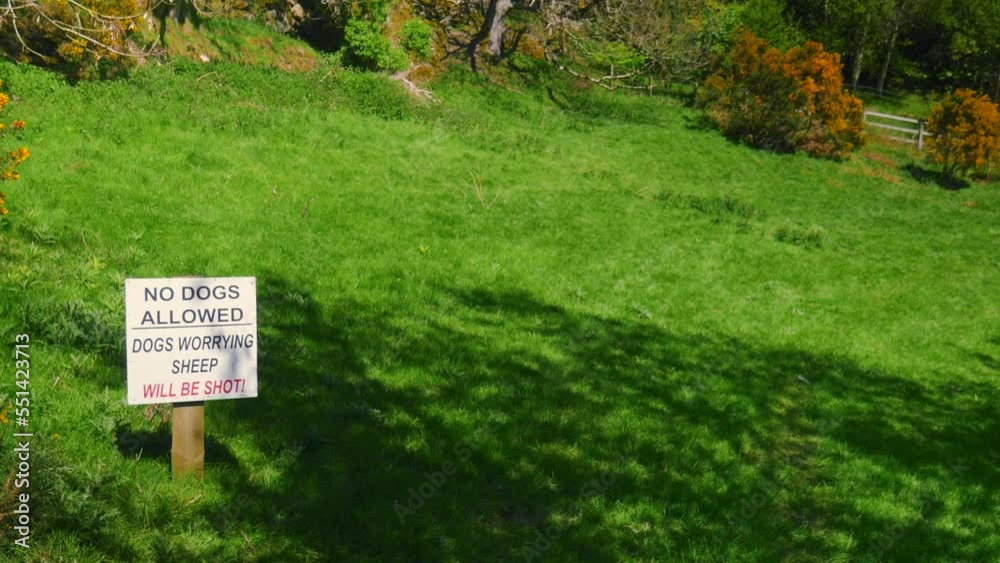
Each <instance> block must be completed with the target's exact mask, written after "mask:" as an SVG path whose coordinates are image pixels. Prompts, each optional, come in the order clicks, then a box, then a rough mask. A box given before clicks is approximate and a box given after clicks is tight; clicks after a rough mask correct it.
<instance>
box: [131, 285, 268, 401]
mask: <svg viewBox="0 0 1000 563" xmlns="http://www.w3.org/2000/svg"><path fill="white" fill-rule="evenodd" d="M125 340H126V343H125V346H126V350H127V358H128V361H127V364H128V366H127V370H128V403H129V404H130V405H145V404H150V403H186V402H194V401H211V400H215V399H243V398H249V397H256V396H257V279H256V278H249V277H248V278H159V279H127V280H125Z"/></svg>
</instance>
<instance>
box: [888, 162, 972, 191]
mask: <svg viewBox="0 0 1000 563" xmlns="http://www.w3.org/2000/svg"><path fill="white" fill-rule="evenodd" d="M902 170H903V171H904V172H906V173H907V174H909V175H910V177H911V178H913V179H914V180H916V181H917V182H920V183H921V184H935V185H937V186H938V187H941V188H944V189H946V190H952V191H958V190H964V189H966V188H968V187H970V186H971V184H970V183H969V182H968V180H965V179H964V178H957V177H955V176H948V175H946V174H944V173H943V172H940V171H937V170H928V169H926V168H923V167H920V166H917V165H916V164H914V163H912V162H911V163H909V164H905V165H903V166H902Z"/></svg>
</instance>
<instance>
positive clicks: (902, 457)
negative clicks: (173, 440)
mask: <svg viewBox="0 0 1000 563" xmlns="http://www.w3.org/2000/svg"><path fill="white" fill-rule="evenodd" d="M258 316H259V327H260V328H259V330H260V340H259V350H260V358H259V382H260V395H259V397H258V398H257V399H252V400H239V401H215V402H209V403H208V404H207V405H206V420H207V421H208V422H209V423H208V425H207V431H208V437H207V441H208V443H209V444H217V445H218V448H217V449H215V450H212V449H211V448H210V451H209V454H208V457H209V459H208V462H209V463H208V466H207V468H206V481H207V483H206V487H210V489H211V490H212V491H215V492H213V494H212V499H211V500H210V501H202V502H200V503H197V504H194V505H191V506H190V507H188V506H187V505H186V506H185V508H184V512H185V514H186V516H185V518H186V520H184V524H183V525H184V526H185V527H190V528H192V529H201V530H208V531H210V532H211V533H213V534H215V537H216V538H217V539H219V540H222V541H216V542H213V543H211V544H209V545H207V546H205V547H201V548H199V549H196V550H194V551H192V549H193V548H192V547H191V545H190V544H187V543H184V542H176V543H171V542H170V540H169V539H167V538H165V539H164V540H163V542H166V543H163V545H159V544H158V545H157V546H155V553H156V554H157V557H159V558H160V559H163V560H169V559H174V560H176V559H177V558H178V557H179V558H181V559H213V560H215V559H217V560H232V559H234V558H235V559H255V560H282V561H296V560H330V561H443V560H459V561H511V560H518V561H520V560H533V561H541V560H550V561H597V562H600V561H619V560H623V559H639V560H654V559H662V558H666V557H675V556H676V557H677V558H678V559H680V558H689V559H697V558H699V557H700V558H702V559H705V560H709V559H710V560H727V561H762V560H768V561H771V560H773V561H779V560H786V561H825V560H830V559H832V558H834V557H837V556H840V557H844V556H846V557H847V558H849V559H851V560H868V559H871V560H874V559H882V560H898V561H907V560H915V559H920V558H925V557H926V556H927V555H928V554H932V555H933V556H934V557H937V558H940V559H969V558H972V559H983V560H988V559H991V558H992V555H994V554H991V553H989V552H988V550H989V543H988V541H987V540H986V539H984V538H989V537H990V535H991V534H992V533H994V532H995V531H996V530H995V529H991V528H990V526H991V525H993V526H994V527H995V523H994V524H990V523H991V522H994V520H993V519H992V516H991V515H992V514H993V513H992V511H993V510H994V508H993V507H992V505H991V499H990V498H989V496H988V495H983V494H982V493H981V491H984V490H985V491H992V490H996V488H997V486H998V484H1000V474H998V471H997V466H996V462H995V460H996V457H995V456H996V455H997V452H998V449H997V445H996V443H995V439H994V437H995V436H996V435H997V434H998V432H1000V428H997V426H998V425H997V421H998V412H997V408H998V407H997V405H998V404H1000V402H998V401H997V399H998V398H1000V397H997V391H996V389H995V388H994V387H991V386H987V385H985V384H980V383H975V382H963V383H962V385H961V386H960V387H959V388H957V389H956V386H955V385H954V384H953V383H955V382H949V384H947V385H946V384H944V383H937V382H918V381H916V380H914V379H911V378H907V377H902V376H898V375H894V374H889V373H884V372H880V371H874V370H869V369H863V368H861V367H859V366H858V365H856V364H855V363H854V362H852V361H851V360H849V359H848V358H845V357H838V356H831V355H826V354H816V353H811V352H808V351H804V350H798V349H794V348H781V347H773V346H768V345H764V344H761V343H759V342H754V341H747V340H742V339H737V338H733V337H730V336H726V335H720V334H713V333H680V332H675V331H671V330H669V329H667V328H664V326H663V323H662V322H661V321H658V320H656V319H653V320H647V319H641V318H638V317H636V318H634V319H633V318H627V317H619V318H608V317H605V316H600V315H595V314H592V313H588V312H584V311H580V310H574V309H571V308H567V307H563V306H560V305H555V304H552V303H547V302H545V301H542V300H540V299H539V298H537V297H536V296H534V295H532V294H529V293H525V292H520V291H505V290H498V289H492V288H460V287H439V288H436V289H434V290H433V291H432V292H431V294H430V295H429V296H428V297H427V298H426V301H425V302H423V303H422V304H419V305H415V304H414V303H412V302H407V301H406V300H405V298H404V297H399V298H395V297H391V296H390V297H388V298H387V299H386V301H384V302H367V301H356V300H351V299H346V298H345V299H338V300H336V301H333V302H328V303H320V302H319V301H317V300H316V299H315V298H314V297H313V296H312V295H311V294H310V293H308V292H307V291H304V290H303V289H301V288H299V287H298V286H296V285H295V284H292V283H291V282H288V281H286V280H285V279H283V278H281V277H280V276H277V275H268V276H263V277H261V278H260V279H259V280H258ZM164 438H165V432H162V433H155V432H153V433H151V434H150V435H149V436H145V438H144V441H143V443H144V444H147V445H148V447H150V448H153V446H154V445H156V444H159V445H160V446H161V447H160V450H157V451H156V452H157V454H158V455H160V456H164V455H166V454H167V452H168V451H169V449H166V450H164V448H163V446H164V442H165V440H164ZM230 452H232V453H231V456H232V457H229V458H228V459H227V455H230ZM144 455H145V454H144ZM219 460H223V461H224V462H225V463H222V464H218V462H219ZM213 463H215V465H213ZM859 467H860V468H861V469H857V468H859ZM845 468H853V469H851V470H848V469H845ZM852 471H853V472H852ZM845 472H846V473H845ZM914 482H917V483H918V485H917V486H918V487H919V488H920V491H922V493H921V494H923V495H924V496H925V497H926V502H924V501H923V500H921V498H919V495H917V494H915V493H914ZM110 486H113V487H117V488H118V489H123V490H124V489H129V488H130V487H131V488H134V485H131V484H130V483H129V482H128V479H124V478H123V479H118V480H117V481H115V482H114V483H112V484H110V485H102V487H105V488H107V487H110ZM852 487H856V489H854V490H856V491H858V492H857V494H856V495H850V494H845V493H844V491H850V490H852ZM830 491H837V492H839V493H840V494H838V495H833V494H831V492H830ZM950 493H955V494H958V495H960V497H961V498H963V499H967V501H966V502H965V503H964V504H963V505H962V506H960V507H955V506H954V505H949V504H947V503H946V502H945V500H946V499H947V498H948V495H949V494H950ZM102 494H109V493H103V492H102ZM219 495H221V498H219ZM114 498H119V497H117V496H115V497H114ZM121 499H125V500H119V501H117V502H121V503H125V504H123V505H121V506H119V508H118V509H119V510H120V511H122V512H123V513H124V514H129V515H131V516H130V518H132V517H134V518H140V517H142V514H144V513H145V512H144V509H143V508H142V507H141V506H139V505H138V504H136V501H133V500H129V499H131V497H130V496H129V495H128V494H127V493H125V492H122V494H121ZM872 499H890V500H888V501H885V500H883V501H882V502H888V503H889V504H890V505H892V506H893V507H895V508H900V509H909V512H907V511H906V510H897V511H893V510H886V509H885V508H884V507H879V506H873V503H872V502H871V501H872ZM140 502H141V501H140ZM875 504H877V503H875ZM164 510H165V509H164ZM161 511H162V510H161ZM192 511H193V512H192ZM164 513H165V514H168V515H169V511H166V512H164ZM898 513H902V514H910V516H904V517H900V516H898V515H897V516H890V515H891V514H898ZM145 517H146V518H148V516H145ZM900 518H902V519H900ZM956 518H960V519H962V524H963V526H961V527H959V528H961V529H959V528H956V527H955V526H953V525H952V524H951V523H952V522H953V521H954V520H955V519H956ZM153 521H155V522H167V521H170V519H169V518H167V516H163V517H160V516H157V517H155V518H154V519H153ZM71 522H72V521H71V520H64V523H65V525H66V526H68V527H66V528H65V529H63V530H61V531H62V532H64V533H71V534H77V535H79V536H80V537H92V536H94V534H93V533H92V532H91V531H90V530H88V529H84V528H81V529H79V530H74V529H73V527H72V524H71ZM81 526H83V524H81ZM887 530H888V532H887ZM900 530H901V532H900V533H897V531H900ZM94 537H98V538H99V543H98V544H97V545H95V549H97V550H99V551H100V552H101V553H107V554H108V555H109V556H110V557H112V558H115V557H121V556H123V554H125V555H129V554H130V555H132V556H137V555H138V554H137V553H136V552H135V550H134V549H133V548H132V547H131V546H130V544H128V543H127V542H122V545H115V544H114V540H113V539H111V538H110V537H109V536H105V535H99V536H94ZM844 537H850V538H852V542H853V543H852V544H851V546H852V547H844V545H845V544H844V543H843V542H842V541H840V539H839V538H844ZM887 537H889V538H891V539H889V540H887V539H886V538H887ZM227 539H233V541H227ZM234 550H236V551H235V552H234Z"/></svg>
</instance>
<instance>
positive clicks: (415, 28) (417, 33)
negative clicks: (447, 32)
mask: <svg viewBox="0 0 1000 563" xmlns="http://www.w3.org/2000/svg"><path fill="white" fill-rule="evenodd" d="M399 44H400V45H401V46H402V47H403V48H404V49H406V50H407V51H409V52H410V53H412V54H413V55H414V56H415V57H417V58H418V59H420V60H427V59H429V58H430V56H431V26H430V25H428V24H427V22H426V21H424V20H422V19H420V18H417V19H412V20H410V21H408V22H406V23H404V24H403V27H402V28H401V29H400V30H399Z"/></svg>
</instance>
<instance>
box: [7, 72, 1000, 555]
mask: <svg viewBox="0 0 1000 563" xmlns="http://www.w3.org/2000/svg"><path fill="white" fill-rule="evenodd" d="M209 70H211V71H212V72H214V73H215V74H213V75H211V76H205V77H203V78H202V76H203V75H204V74H205V73H206V72H208V71H209ZM331 70H332V71H334V72H331ZM0 74H2V75H3V76H4V78H5V81H7V82H8V83H9V84H10V86H11V88H13V89H15V91H17V92H18V94H19V96H20V100H19V101H18V103H17V104H15V105H14V106H12V111H13V112H16V113H18V114H19V115H18V117H24V118H25V119H26V120H27V121H28V123H29V127H30V128H31V129H30V131H31V136H30V137H29V142H30V146H31V148H32V152H33V154H34V156H33V157H32V160H30V161H29V162H28V163H27V164H25V166H24V169H23V174H24V180H23V182H21V183H20V184H19V185H17V186H14V187H12V188H11V189H9V190H6V191H8V192H9V193H10V194H11V198H10V201H9V205H10V207H11V210H12V211H11V213H12V218H11V219H10V220H9V221H7V222H5V223H4V225H3V226H2V230H0V237H2V240H0V259H2V264H3V268H4V269H3V270H2V272H0V275H2V276H3V277H2V281H3V285H2V290H0V327H2V331H3V334H4V335H8V334H14V333H20V332H27V333H29V334H31V335H32V339H33V342H34V344H33V352H32V353H33V360H32V365H33V370H34V373H36V374H37V375H35V376H34V379H33V382H32V385H33V386H35V387H33V390H34V391H33V392H34V393H36V397H37V401H38V402H37V405H36V406H37V410H36V411H35V412H34V413H33V417H32V424H37V427H36V431H37V432H38V438H37V440H36V442H35V443H33V445H32V447H33V448H37V449H33V455H34V456H35V457H33V460H34V461H33V474H34V475H36V476H35V477H34V478H33V481H32V487H33V499H35V500H34V501H33V502H35V503H36V504H35V505H34V507H33V510H36V511H37V512H36V517H37V521H36V522H37V523H36V527H35V528H34V530H33V540H35V541H36V544H35V545H36V549H35V550H33V551H32V552H31V553H30V555H29V560H39V561H42V560H46V559H55V558H58V557H63V558H68V559H73V560H84V561H88V560H162V561H177V560H218V561H237V560H240V561H245V560H251V561H252V560H260V561H268V560H290V561H298V560H349V561H428V560H432V561H497V560H499V561H504V560H518V561H520V560H525V559H528V558H532V559H533V560H549V561H576V560H584V561H623V560H625V561H649V560H671V561H672V560H680V561H718V560H726V561H765V560H766V561H772V560H773V561H875V560H886V561H936V560H942V559H951V560H990V559H994V558H996V556H997V554H998V553H1000V544H998V541H997V540H996V539H995V538H997V537H1000V534H998V533H997V522H998V519H997V513H996V510H997V509H996V507H997V506H998V501H1000V498H998V497H997V494H998V493H997V490H998V487H997V485H998V484H1000V474H998V472H997V469H996V458H997V454H998V450H997V447H996V444H995V441H994V439H993V436H995V435H996V433H997V427H996V426H997V420H998V416H997V415H998V413H997V404H998V403H997V399H998V397H997V395H998V387H997V382H996V370H997V357H998V356H1000V335H998V333H997V331H996V327H997V326H998V324H997V309H996V301H995V297H994V296H995V295H997V294H998V292H997V289H1000V288H998V287H997V286H998V284H997V276H996V251H995V248H996V242H997V241H996V236H997V233H996V229H995V228H994V226H995V224H996V214H997V212H998V210H997V204H998V196H997V192H996V190H995V189H993V188H994V187H995V186H994V185H985V186H984V185H975V186H973V187H972V188H971V189H970V190H965V191H963V192H961V193H960V194H959V193H955V192H949V191H945V190H941V189H939V188H936V187H934V186H931V185H925V184H920V183H918V182H916V181H914V180H913V179H912V178H910V177H909V176H908V175H907V174H906V173H905V171H900V170H895V169H893V168H891V167H888V166H884V165H879V158H883V157H881V156H879V153H878V152H877V151H875V152H871V153H865V154H864V155H861V156H859V157H858V158H857V159H855V160H854V161H851V162H848V163H844V164H840V165H838V164H833V163H827V162H820V161H815V160H811V159H807V158H803V157H799V156H794V155H771V154H767V153H763V152H760V151H754V150H751V149H747V148H745V147H740V146H736V145H733V144H731V143H728V142H726V141H725V140H723V139H721V138H720V137H719V136H717V135H716V134H714V133H712V132H708V131H698V130H692V129H690V128H688V127H687V126H686V123H687V122H688V121H689V118H690V117H691V114H690V113H689V112H688V110H686V109H684V108H683V107H681V106H680V105H679V104H677V103H675V102H672V101H671V100H669V99H664V98H656V97H653V98H643V97H626V96H606V95H604V93H601V92H577V93H572V92H562V91H560V92H557V93H556V95H555V98H556V100H555V101H553V100H552V96H551V95H550V94H549V93H546V92H537V93H534V92H528V93H526V94H525V95H522V96H518V95H515V94H512V93H510V92H507V91H506V90H502V89H500V88H494V87H491V86H489V85H483V84H480V83H478V82H477V81H476V80H475V79H473V78H470V77H469V76H468V75H465V74H458V75H454V74H452V75H447V76H445V78H444V79H442V80H441V81H440V82H439V83H438V84H437V85H436V86H435V91H436V92H437V93H438V95H439V96H440V97H441V98H442V99H443V100H444V101H443V102H442V104H441V105H438V106H426V107H421V106H414V105H412V104H411V103H410V102H408V101H407V99H406V97H405V95H404V94H402V93H400V92H399V91H398V90H397V89H395V85H393V84H391V83H388V82H386V81H384V80H383V79H380V78H378V77H373V76H370V75H360V74H353V73H347V72H343V71H336V69H326V68H320V69H319V70H318V71H316V72H315V73H306V74H302V75H289V74H283V73H279V72H275V71H269V70H266V69H246V68H239V67H234V66H227V65H213V66H210V67H207V68H203V67H200V66H192V65H183V64H182V65H170V66H167V67H164V68H150V69H144V70H143V71H141V72H140V73H138V74H137V75H136V76H135V77H133V78H132V79H131V80H130V81H120V82H110V83H100V84H85V85H81V86H79V87H76V88H70V87H68V86H65V85H63V84H61V83H60V82H58V81H57V80H55V79H54V78H52V77H51V76H50V75H47V74H43V73H40V72H38V71H35V70H31V69H24V68H17V67H10V66H2V67H0ZM199 78H200V79H199ZM557 102H558V103H557ZM609 116H610V117H609ZM470 172H471V174H470ZM472 177H475V178H477V180H476V183H477V184H478V186H476V185H473V182H472V180H471V178H472ZM477 190H478V191H479V192H481V193H482V196H483V197H482V198H480V197H477V196H476V193H477ZM484 201H485V202H486V204H484V203H483V202H484ZM493 201H495V202H496V203H495V204H490V202H493ZM969 201H972V202H973V203H974V204H973V205H971V206H970V205H968V203H967V202H969ZM817 241H818V242H817ZM186 274H205V275H209V274H210V275H220V276H221V275H255V276H257V277H258V288H259V295H258V311H259V315H260V350H261V357H260V397H259V398H258V399H256V400H244V401H227V402H212V403H209V404H208V406H207V408H206V416H207V429H208V434H209V436H208V447H209V454H208V467H207V468H206V480H205V483H204V484H199V483H194V482H189V481H180V482H173V481H171V480H170V478H169V452H168V448H167V447H166V446H165V440H166V437H167V436H168V433H169V426H168V425H166V424H164V423H163V421H162V419H161V417H160V416H159V415H158V414H157V413H150V415H149V416H146V414H145V413H144V410H143V408H142V407H128V406H126V405H124V404H123V399H124V380H123V377H124V371H123V370H124V357H123V354H124V351H123V342H122V341H121V334H122V331H123V321H122V319H123V317H124V315H123V304H122V285H123V283H124V279H125V278H126V277H155V276H173V275H186ZM3 370H4V373H5V376H4V377H5V380H4V381H5V382H4V383H3V387H2V388H0V389H2V392H4V393H6V396H7V397H8V398H7V399H6V400H7V401H9V400H10V398H9V396H10V392H11V391H12V388H11V387H10V386H9V383H8V382H9V381H10V380H12V376H10V377H9V375H10V373H9V368H8V367H6V366H5V367H4V368H3ZM2 435H3V438H0V440H2V441H3V442H2V444H3V447H2V453H0V455H2V456H8V457H4V458H0V459H3V463H4V465H3V467H9V465H7V462H8V460H9V459H10V457H9V455H10V454H9V452H10V450H11V448H10V447H8V446H9V445H10V439H9V437H8V433H7V432H4V433H3V434H2ZM5 477H6V475H5ZM36 487H37V490H36V489H35V488H36ZM10 492H11V490H10V486H9V485H6V486H5V488H4V491H3V494H4V495H9V493H10ZM35 492H37V495H38V496H37V497H35V496H34V494H35ZM9 502H10V501H9V497H8V496H5V497H3V498H2V499H0V508H2V509H0V513H4V512H7V507H8V506H9ZM6 524H7V523H6V522H3V526H2V527H0V529H2V530H3V531H2V532H0V533H2V534H9V527H8V526H7V525H6ZM8 539H9V535H8V536H5V537H3V540H4V541H3V542H2V547H0V549H3V550H7V551H3V552H2V553H4V555H12V554H15V553H16V552H14V551H11V548H10V547H9V546H10V542H9V541H7V540H8Z"/></svg>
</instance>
